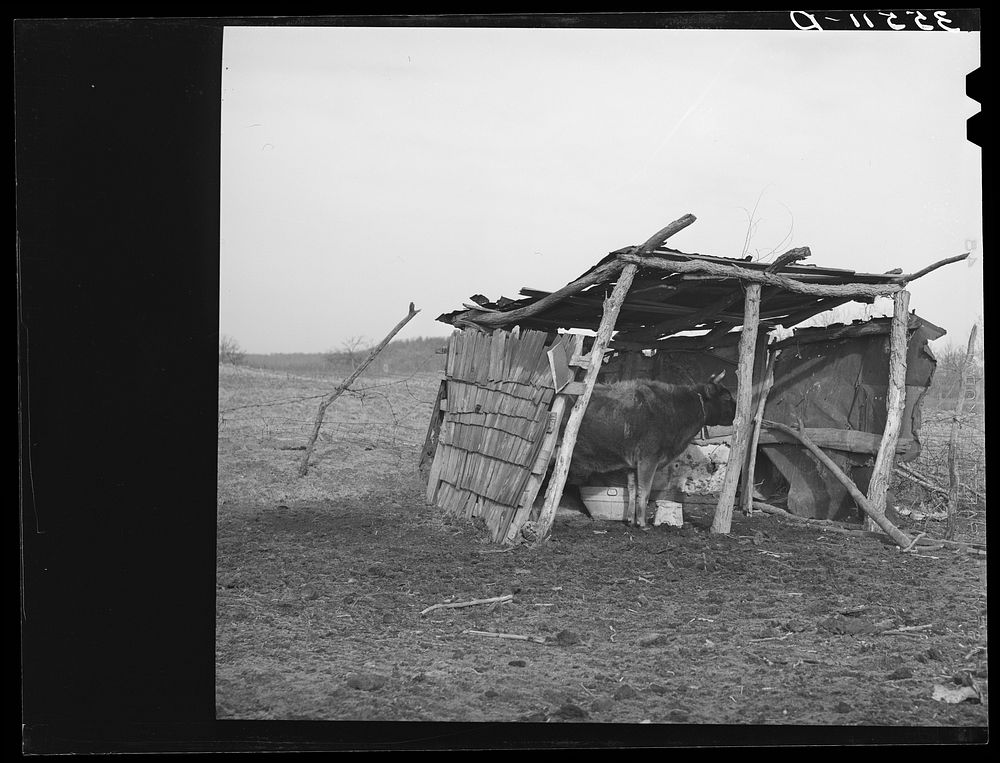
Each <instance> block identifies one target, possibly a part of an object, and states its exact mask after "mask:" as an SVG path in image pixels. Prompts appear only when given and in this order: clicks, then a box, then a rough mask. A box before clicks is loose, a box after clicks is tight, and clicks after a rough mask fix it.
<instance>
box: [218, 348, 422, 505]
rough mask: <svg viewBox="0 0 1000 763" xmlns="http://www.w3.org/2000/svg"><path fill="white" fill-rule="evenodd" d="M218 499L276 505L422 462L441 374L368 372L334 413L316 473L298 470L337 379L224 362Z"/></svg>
mask: <svg viewBox="0 0 1000 763" xmlns="http://www.w3.org/2000/svg"><path fill="white" fill-rule="evenodd" d="M219 376H220V378H219V463H218V476H219V487H218V501H219V505H220V506H221V505H223V504H225V503H239V504H241V505H248V504H249V505H256V506H261V505H270V504H274V503H287V502H292V501H303V500H318V499H322V498H329V497H330V496H331V494H348V495H360V494H363V493H370V492H371V491H372V490H373V489H374V490H377V489H378V487H379V485H380V483H382V482H383V481H384V480H385V479H386V478H387V477H389V476H390V475H398V474H399V473H401V472H406V471H411V470H415V469H416V467H417V459H418V458H419V456H420V448H421V447H422V445H423V442H424V437H425V435H426V433H427V423H428V420H429V418H430V411H431V406H432V405H433V403H434V397H435V395H436V394H437V387H438V382H439V378H440V377H439V376H438V375H436V374H424V375H418V376H411V377H395V378H378V377H371V378H369V377H362V378H361V379H359V380H358V381H357V382H355V385H356V387H357V390H353V391H348V392H347V393H345V394H343V395H341V396H340V397H339V398H338V399H337V400H336V401H335V402H334V403H333V405H331V406H330V408H328V409H327V411H326V416H325V418H324V424H323V428H322V429H321V430H320V435H319V439H318V440H317V443H316V449H315V450H314V452H313V457H312V459H311V460H310V468H309V473H308V474H307V475H306V476H305V477H301V478H300V477H299V476H298V466H299V464H300V462H301V459H302V451H301V450H293V448H297V447H302V446H304V445H305V443H306V441H307V440H308V437H309V434H310V432H311V429H312V425H313V421H314V420H315V417H316V409H317V407H318V405H319V403H320V401H321V400H322V399H323V397H325V396H326V395H327V394H329V393H330V392H331V391H332V390H333V389H334V388H335V386H336V384H337V383H338V382H339V380H338V379H331V378H330V377H329V376H325V377H324V376H306V375H301V374H289V373H281V372H276V371H265V370H261V369H252V368H239V367H233V366H221V367H220V368H219Z"/></svg>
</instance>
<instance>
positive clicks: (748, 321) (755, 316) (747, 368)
mask: <svg viewBox="0 0 1000 763" xmlns="http://www.w3.org/2000/svg"><path fill="white" fill-rule="evenodd" d="M746 289H747V291H746V296H745V297H744V300H743V302H744V308H743V331H742V332H741V334H740V347H739V361H738V363H737V366H736V380H737V388H736V416H735V418H734V419H733V441H732V444H731V445H730V449H729V461H728V462H727V463H726V476H725V477H724V478H723V480H722V489H721V490H720V491H719V504H718V506H717V507H716V509H715V516H714V517H713V519H712V532H713V533H722V534H727V533H728V532H729V528H730V526H731V525H732V520H733V505H734V504H735V503H736V488H737V486H738V484H739V480H740V472H741V471H743V466H744V462H745V460H746V453H747V446H748V445H749V444H750V429H751V427H750V420H751V417H752V416H753V411H752V410H751V407H752V405H753V358H754V355H755V354H756V352H757V326H758V324H759V323H760V284H759V283H748V284H747V285H746ZM750 491H751V493H752V492H753V486H750Z"/></svg>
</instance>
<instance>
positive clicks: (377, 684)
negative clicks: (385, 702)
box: [346, 673, 388, 691]
mask: <svg viewBox="0 0 1000 763" xmlns="http://www.w3.org/2000/svg"><path fill="white" fill-rule="evenodd" d="M387 680H388V679H386V677H385V676H380V675H378V674H376V673H354V674H352V675H350V676H348V677H347V681H346V683H347V685H348V686H349V687H350V688H352V689H360V690H361V691H375V690H377V689H381V688H382V687H383V686H385V684H386V682H387Z"/></svg>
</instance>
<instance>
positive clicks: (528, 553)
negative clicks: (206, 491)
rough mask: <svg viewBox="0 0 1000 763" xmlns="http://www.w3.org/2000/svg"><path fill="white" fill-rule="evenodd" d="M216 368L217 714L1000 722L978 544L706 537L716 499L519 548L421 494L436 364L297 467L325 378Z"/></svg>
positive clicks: (765, 529) (570, 525) (752, 523)
mask: <svg viewBox="0 0 1000 763" xmlns="http://www.w3.org/2000/svg"><path fill="white" fill-rule="evenodd" d="M221 386H222V388H221V389H220V411H222V413H221V414H220V451H219V452H220V459H219V472H220V488H219V509H218V578H217V658H216V665H217V668H216V681H217V686H216V694H217V717H218V718H220V719H286V720H293V719H327V720H362V721H379V720H383V721H490V722H495V721H532V722H576V723H581V722H583V723H586V722H596V723H642V722H651V723H654V724H665V723H681V724H762V725H765V726H766V725H773V724H808V725H824V726H828V725H831V726H852V725H857V726H957V727H976V726H981V727H985V726H987V725H988V669H987V649H986V647H987V605H986V604H987V602H986V560H985V557H978V556H973V555H971V554H968V553H965V552H960V551H951V550H940V551H933V552H920V553H906V554H903V553H900V551H899V550H898V549H897V548H895V547H893V546H889V545H885V544H883V543H881V542H879V541H878V540H876V539H874V538H871V537H866V536H859V535H846V534H838V533H834V532H827V531H824V530H820V529H817V528H813V527H803V526H801V525H797V524H793V523H789V522H787V521H786V520H783V519H779V518H776V517H773V516H769V515H763V514H755V515H754V516H752V517H745V516H743V515H741V514H738V513H737V514H736V515H735V516H734V519H733V527H732V532H731V533H730V534H729V535H717V534H712V533H711V532H709V530H708V527H709V525H710V522H711V514H710V513H709V512H710V508H706V510H705V511H703V512H698V511H690V510H689V511H688V513H686V514H685V523H684V526H683V527H681V528H674V527H670V526H667V525H662V526H659V527H655V528H650V529H648V530H640V529H637V528H634V527H629V526H627V525H625V524H623V523H620V522H606V521H593V520H591V519H589V518H588V517H586V516H585V515H582V514H580V513H576V512H567V511H561V512H560V514H559V515H558V516H557V519H556V523H555V525H554V528H553V532H552V536H551V539H550V540H549V541H548V542H547V543H545V544H544V545H543V546H541V547H540V548H536V549H532V548H530V547H526V546H518V547H515V548H513V549H507V550H504V547H501V546H496V545H493V544H491V543H489V542H488V539H487V536H486V534H485V532H484V531H483V529H482V528H480V527H477V526H476V525H475V524H474V523H470V522H467V521H465V520H454V519H448V518H446V517H443V516H441V514H440V513H439V511H438V510H436V509H434V508H433V507H429V506H427V505H426V504H425V502H424V489H425V486H424V484H423V482H422V481H421V480H420V477H419V475H418V473H417V471H416V459H417V457H418V455H419V448H420V445H421V444H422V441H423V431H421V430H422V428H423V427H425V426H426V418H424V423H423V425H422V426H421V424H420V423H419V422H420V420H421V416H422V415H425V416H426V415H429V410H430V404H431V402H432V401H433V396H434V391H435V389H436V380H435V379H428V380H426V381H425V382H424V383H423V385H422V386H420V385H417V384H416V383H415V382H412V383H407V384H405V385H403V387H400V386H399V385H390V386H389V387H387V388H386V389H387V390H391V391H392V394H393V395H398V398H396V399H394V401H393V402H394V403H395V404H394V405H392V406H390V407H392V408H393V411H394V412H393V414H392V416H391V417H389V418H387V419H381V420H376V419H375V417H374V414H372V420H371V421H368V422H367V424H366V428H365V433H366V434H365V435H364V436H360V437H353V438H352V439H351V441H349V442H345V441H344V440H343V438H337V437H331V439H329V440H328V441H323V440H321V444H320V447H319V449H318V450H317V462H316V465H315V467H314V468H313V469H312V470H311V471H310V475H309V476H308V477H307V478H304V479H298V480H297V479H296V478H294V476H292V475H293V473H294V469H295V466H296V465H297V464H298V460H299V459H300V458H301V452H300V451H295V450H288V449H286V448H287V447H288V446H287V444H285V443H287V442H290V441H293V440H295V438H296V437H298V442H304V439H305V438H304V436H300V434H301V433H302V432H305V431H306V430H307V429H308V423H309V421H310V420H311V418H312V414H313V412H314V410H315V405H316V400H315V398H314V397H313V396H314V395H315V394H316V390H317V389H319V390H320V391H321V390H322V389H325V388H328V387H329V385H328V384H324V383H323V382H322V380H309V379H298V380H293V379H291V378H281V377H280V376H278V375H271V376H268V375H264V374H254V373H249V372H246V373H241V374H237V373H235V372H234V373H233V374H226V375H223V377H222V385H221ZM404 387H405V391H404ZM386 394H388V392H386ZM279 399H280V401H281V405H282V406H284V407H283V408H281V407H280V406H278V405H277V404H276V401H279ZM267 400H271V401H272V402H274V403H275V405H270V406H269V407H267V408H266V409H265V408H254V407H253V404H254V401H257V402H258V403H260V402H264V401H267ZM406 401H409V403H406ZM363 402H364V401H363V400H362V401H361V403H363ZM339 403H340V401H338V404H339ZM352 406H353V408H352ZM279 409H280V412H276V411H277V410H279ZM411 409H412V410H411ZM264 410H266V411H268V413H266V414H263V413H262V411H264ZM373 410H374V409H373ZM332 411H333V409H331V412H332ZM359 411H360V412H361V413H363V412H364V405H362V404H359V402H358V400H357V399H354V400H346V401H345V403H344V407H343V409H342V413H343V416H344V417H345V418H344V420H345V421H346V420H348V419H350V420H357V417H358V415H360V414H359ZM264 415H266V416H272V417H275V418H273V419H272V420H271V421H270V422H264V420H263V419H262V418H261V417H262V416H264ZM411 415H412V416H411ZM279 420H280V421H281V422H284V424H283V425H281V426H279V425H278V423H277V422H279ZM382 426H385V427H391V428H393V432H394V434H393V435H392V437H389V436H388V435H385V433H384V432H383V433H382V434H380V431H382V430H380V427H382ZM282 427H284V428H282ZM386 431H387V430H386ZM401 433H402V434H401ZM383 435H385V436H383ZM347 476H350V478H349V479H348V478H347ZM897 520H898V521H899V523H900V525H901V526H902V527H904V528H906V529H907V530H909V531H910V532H911V533H916V532H919V531H922V530H926V531H927V532H928V533H929V534H931V535H934V536H937V537H941V536H942V535H943V532H944V527H943V525H944V523H943V522H938V521H934V520H930V519H926V518H925V519H924V520H923V521H921V522H919V523H917V522H912V521H910V520H908V519H907V518H903V517H897ZM500 596H509V597H510V598H509V599H508V600H506V601H504V602H496V603H491V604H490V603H488V604H475V605H470V606H464V607H454V608H437V609H434V610H432V611H430V612H427V613H426V614H422V612H423V610H425V609H426V608H428V607H430V606H432V605H435V604H445V603H463V602H468V601H471V600H478V599H488V598H492V597H500ZM498 634H503V635H502V636H501V635H498ZM509 636H517V637H521V638H509ZM525 637H526V638H525Z"/></svg>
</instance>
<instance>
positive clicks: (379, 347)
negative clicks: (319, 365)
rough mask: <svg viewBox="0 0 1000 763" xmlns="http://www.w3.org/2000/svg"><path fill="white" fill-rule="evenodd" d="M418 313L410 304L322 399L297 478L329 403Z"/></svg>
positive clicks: (302, 473) (305, 465) (303, 471)
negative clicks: (338, 383)
mask: <svg viewBox="0 0 1000 763" xmlns="http://www.w3.org/2000/svg"><path fill="white" fill-rule="evenodd" d="M419 312H420V311H419V310H417V309H416V308H414V306H413V303H412V302H411V303H410V309H409V312H407V314H406V317H405V318H403V320H401V321H400V322H399V323H397V324H396V326H395V328H393V330H392V331H390V332H389V333H388V334H386V337H385V339H383V340H382V341H381V342H379V343H378V345H377V346H376V347H375V349H373V350H372V351H371V352H370V353H369V354H368V357H367V358H365V361H364V363H362V364H361V365H360V366H358V367H357V368H355V369H354V371H353V372H352V373H351V375H350V376H348V377H347V378H346V379H345V380H344V381H343V382H341V383H340V385H339V386H338V387H337V388H336V389H335V390H334V391H333V392H331V393H330V394H329V395H328V396H327V397H325V398H324V399H323V401H322V402H320V404H319V408H318V409H317V411H316V420H315V421H314V422H313V429H312V434H311V435H310V436H309V442H308V443H307V444H306V452H305V453H303V454H302V463H300V464H299V476H300V477H305V476H306V472H308V471H309V459H310V458H311V457H312V452H313V448H314V447H315V446H316V438H317V437H319V430H320V427H321V426H323V416H324V415H325V414H326V409H327V408H329V407H330V403H332V402H333V401H334V400H336V399H337V398H338V397H340V396H341V395H342V394H343V393H344V392H345V391H346V390H347V389H348V388H349V387H350V386H351V385H352V384H354V380H355V379H357V378H358V377H359V376H361V374H363V373H364V371H365V369H366V368H368V366H370V365H371V363H372V361H373V360H375V358H376V357H377V356H378V354H379V353H380V352H382V350H384V349H385V346H386V345H387V344H389V342H390V341H391V340H392V338H393V337H394V336H396V334H398V333H399V330H400V329H401V328H403V326H405V325H406V324H407V323H409V322H410V321H411V320H412V319H413V316H414V315H416V314H417V313H419Z"/></svg>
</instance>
